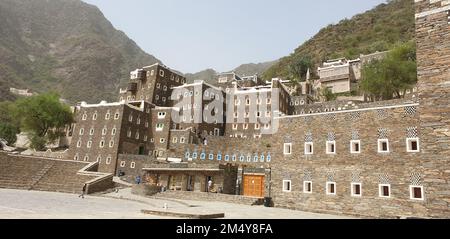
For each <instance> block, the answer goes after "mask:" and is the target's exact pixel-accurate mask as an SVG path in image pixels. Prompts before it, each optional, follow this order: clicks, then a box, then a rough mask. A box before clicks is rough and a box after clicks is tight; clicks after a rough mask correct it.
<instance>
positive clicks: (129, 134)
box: [127, 129, 131, 138]
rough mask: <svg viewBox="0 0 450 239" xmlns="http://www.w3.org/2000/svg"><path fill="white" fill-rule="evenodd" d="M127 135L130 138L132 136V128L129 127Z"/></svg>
mask: <svg viewBox="0 0 450 239" xmlns="http://www.w3.org/2000/svg"><path fill="white" fill-rule="evenodd" d="M127 137H128V138H131V130H130V129H129V130H128V132H127Z"/></svg>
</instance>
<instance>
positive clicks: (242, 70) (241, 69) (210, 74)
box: [186, 61, 277, 84]
mask: <svg viewBox="0 0 450 239" xmlns="http://www.w3.org/2000/svg"><path fill="white" fill-rule="evenodd" d="M276 63H277V61H270V62H263V63H258V64H255V63H249V64H243V65H240V66H238V67H237V68H235V69H233V70H231V71H234V72H235V73H236V74H238V75H240V76H249V75H255V74H258V75H262V74H263V73H264V72H265V71H266V70H267V69H269V68H270V67H272V66H273V65H275V64H276ZM231 71H230V72H231ZM217 74H218V72H216V71H215V70H214V69H206V70H203V71H200V72H197V73H193V74H186V80H187V82H189V83H192V82H194V81H196V80H203V81H205V82H208V83H212V84H214V83H217V82H216V81H217V79H216V77H215V76H216V75H217Z"/></svg>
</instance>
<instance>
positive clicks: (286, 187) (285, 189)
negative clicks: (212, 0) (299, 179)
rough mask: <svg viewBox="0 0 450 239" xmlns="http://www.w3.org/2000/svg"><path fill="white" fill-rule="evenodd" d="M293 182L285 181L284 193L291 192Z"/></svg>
mask: <svg viewBox="0 0 450 239" xmlns="http://www.w3.org/2000/svg"><path fill="white" fill-rule="evenodd" d="M291 189H292V188H291V180H283V192H291Z"/></svg>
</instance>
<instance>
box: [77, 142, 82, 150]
mask: <svg viewBox="0 0 450 239" xmlns="http://www.w3.org/2000/svg"><path fill="white" fill-rule="evenodd" d="M77 148H81V140H78V142H77Z"/></svg>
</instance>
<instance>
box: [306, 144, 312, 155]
mask: <svg viewBox="0 0 450 239" xmlns="http://www.w3.org/2000/svg"><path fill="white" fill-rule="evenodd" d="M313 146H314V144H313V143H312V142H306V143H305V154H306V155H311V154H313V153H314V147H313Z"/></svg>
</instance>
